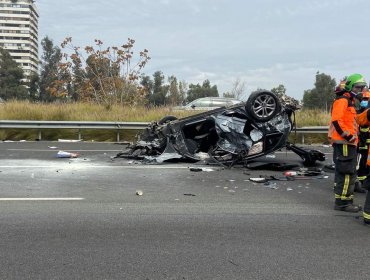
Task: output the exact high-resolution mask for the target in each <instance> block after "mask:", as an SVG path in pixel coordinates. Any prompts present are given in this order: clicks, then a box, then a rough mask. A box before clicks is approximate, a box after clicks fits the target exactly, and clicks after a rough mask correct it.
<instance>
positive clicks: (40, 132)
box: [38, 129, 41, 140]
mask: <svg viewBox="0 0 370 280" xmlns="http://www.w3.org/2000/svg"><path fill="white" fill-rule="evenodd" d="M38 139H39V140H41V129H39V137H38Z"/></svg>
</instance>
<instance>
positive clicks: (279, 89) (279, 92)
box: [271, 85, 286, 97]
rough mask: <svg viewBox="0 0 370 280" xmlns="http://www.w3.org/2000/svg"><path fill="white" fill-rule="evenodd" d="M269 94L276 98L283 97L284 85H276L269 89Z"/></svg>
mask: <svg viewBox="0 0 370 280" xmlns="http://www.w3.org/2000/svg"><path fill="white" fill-rule="evenodd" d="M271 92H273V93H275V94H276V95H277V96H278V97H283V96H284V95H285V93H286V88H285V86H284V85H278V86H277V87H274V88H272V89H271Z"/></svg>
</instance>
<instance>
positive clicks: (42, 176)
mask: <svg viewBox="0 0 370 280" xmlns="http://www.w3.org/2000/svg"><path fill="white" fill-rule="evenodd" d="M51 147H53V148H51ZM54 147H58V148H57V149H55V148H54ZM59 149H62V150H67V151H72V152H78V153H80V157H79V158H76V159H60V158H57V157H56V153H57V151H58V150H59ZM121 149H122V146H121V145H116V144H113V143H84V142H81V143H59V142H22V143H20V142H13V143H0V178H1V181H0V199H1V200H0V225H1V227H0V234H1V239H0V249H1V255H0V265H1V267H3V268H6V269H2V270H1V271H0V279H349V278H351V279H368V275H367V271H366V270H365V266H364V260H365V259H366V258H367V257H368V253H367V251H366V249H365V247H366V246H365V245H364V244H366V243H367V241H368V240H369V236H370V235H369V231H370V228H368V227H366V226H363V225H362V220H361V218H359V215H357V214H347V213H342V212H336V211H334V210H333V209H332V208H333V194H332V180H333V178H332V174H331V173H328V176H329V178H328V179H321V180H302V181H292V182H290V181H277V182H275V183H276V185H270V186H265V185H263V184H257V183H252V182H249V181H248V178H249V177H258V176H259V175H275V176H281V174H282V172H278V171H265V170H249V169H246V168H242V167H235V168H232V169H223V168H220V167H217V166H211V167H210V166H207V168H212V169H213V170H214V171H211V172H205V171H203V172H192V171H190V167H194V166H196V167H202V166H203V165H201V164H200V165H199V164H198V165H193V164H186V163H177V164H162V165H142V164H140V163H138V162H135V161H131V160H124V159H112V158H111V157H113V156H114V155H115V154H116V153H117V152H119V151H120V150H121ZM322 150H323V151H325V152H327V153H328V158H329V160H328V161H327V163H329V162H330V152H331V150H330V148H322ZM276 159H283V160H284V161H287V162H295V163H299V162H300V160H299V159H298V157H297V156H295V155H293V154H291V153H290V152H285V151H281V152H278V153H276ZM266 160H272V159H271V158H269V159H266ZM137 190H142V191H143V195H142V196H137V195H136V191H137ZM356 199H357V201H358V202H361V203H362V202H363V200H364V195H363V194H357V195H356ZM343 226H345V229H346V230H343ZM343 244H345V245H343ZM338 258H339V259H340V261H338Z"/></svg>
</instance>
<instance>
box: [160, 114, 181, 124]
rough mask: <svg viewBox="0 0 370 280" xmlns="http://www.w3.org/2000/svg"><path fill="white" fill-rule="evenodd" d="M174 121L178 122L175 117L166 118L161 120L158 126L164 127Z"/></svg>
mask: <svg viewBox="0 0 370 280" xmlns="http://www.w3.org/2000/svg"><path fill="white" fill-rule="evenodd" d="M174 120H177V118H176V117H175V116H165V117H163V118H161V119H160V120H159V122H158V124H159V125H163V124H166V123H169V122H171V121H174Z"/></svg>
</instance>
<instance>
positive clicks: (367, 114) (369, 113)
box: [356, 109, 370, 166]
mask: <svg viewBox="0 0 370 280" xmlns="http://www.w3.org/2000/svg"><path fill="white" fill-rule="evenodd" d="M356 122H357V123H358V124H359V126H360V130H361V128H362V129H364V128H366V127H367V128H368V129H369V126H370V110H369V109H366V110H365V111H363V112H362V113H360V114H358V115H357V116H356ZM368 135H369V130H368ZM366 144H367V146H369V145H370V139H369V136H368V138H367V139H366ZM367 165H369V166H370V149H368V159H367Z"/></svg>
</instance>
